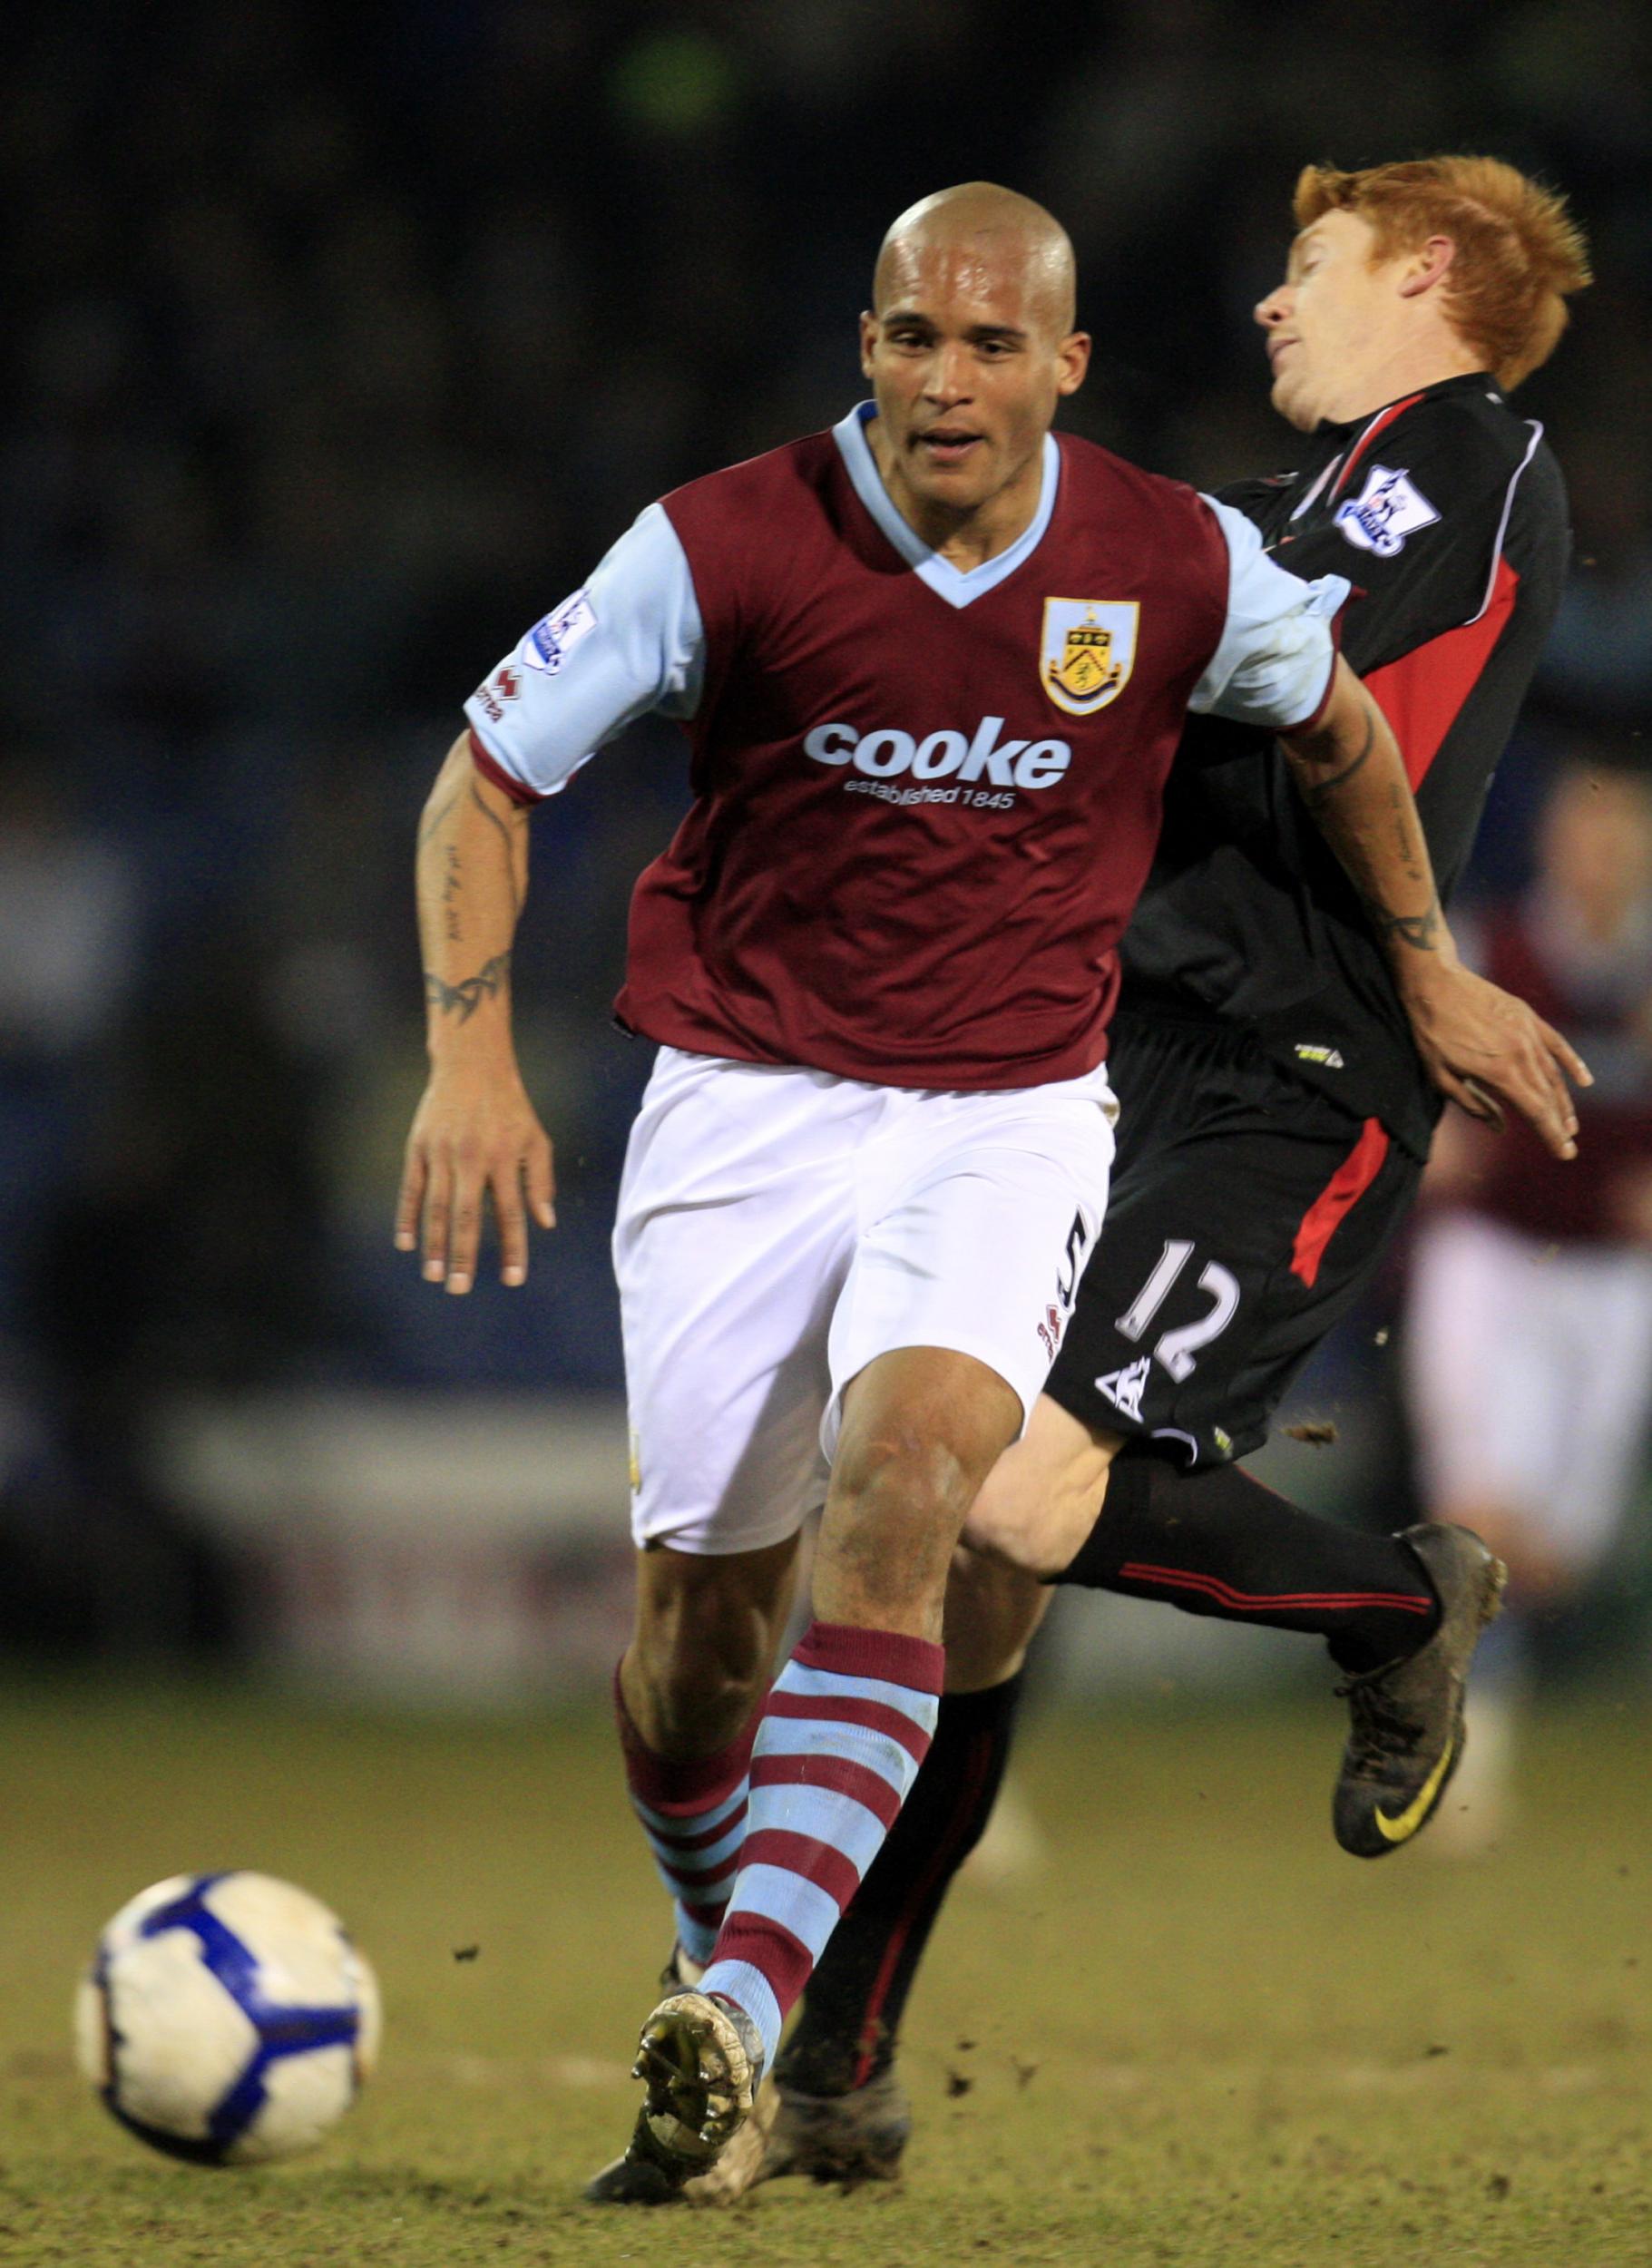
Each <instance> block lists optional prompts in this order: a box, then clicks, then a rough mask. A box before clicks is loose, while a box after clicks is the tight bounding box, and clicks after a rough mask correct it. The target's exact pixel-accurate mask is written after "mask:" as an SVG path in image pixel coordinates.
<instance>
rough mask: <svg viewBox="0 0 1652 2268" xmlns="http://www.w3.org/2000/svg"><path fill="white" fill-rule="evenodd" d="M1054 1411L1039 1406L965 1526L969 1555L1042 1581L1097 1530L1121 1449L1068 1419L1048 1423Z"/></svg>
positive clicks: (1058, 1570) (995, 1469)
mask: <svg viewBox="0 0 1652 2268" xmlns="http://www.w3.org/2000/svg"><path fill="white" fill-rule="evenodd" d="M1050 1410H1051V1405H1050V1404H1048V1403H1040V1404H1039V1407H1038V1410H1037V1412H1036V1413H1035V1414H1034V1417H1033V1422H1032V1424H1031V1427H1030V1428H1029V1430H1028V1432H1027V1433H1026V1435H1025V1436H1024V1437H1023V1439H1022V1440H1021V1441H1020V1442H1017V1443H1016V1444H1015V1446H1014V1447H1013V1448H1012V1449H1011V1450H1008V1451H1007V1452H1005V1453H1004V1455H1003V1456H1002V1457H1001V1458H1000V1459H999V1461H998V1462H997V1464H996V1465H994V1466H993V1468H992V1471H991V1472H990V1473H989V1474H988V1475H987V1478H986V1480H985V1481H984V1482H983V1483H982V1489H981V1492H980V1494H979V1495H978V1496H977V1497H976V1499H975V1501H974V1502H973V1505H972V1506H971V1507H970V1513H969V1518H968V1519H967V1520H966V1521H965V1522H964V1527H963V1541H964V1542H965V1543H966V1544H967V1545H968V1546H969V1547H970V1548H971V1549H972V1550H974V1551H976V1552H979V1553H980V1554H982V1557H984V1558H986V1559H992V1560H995V1561H997V1562H999V1563H1000V1564H1001V1565H1003V1566H1006V1567H1010V1568H1013V1569H1019V1570H1021V1571H1022V1572H1023V1573H1025V1574H1027V1575H1031V1576H1034V1577H1042V1578H1045V1579H1048V1578H1049V1577H1051V1576H1055V1575H1059V1574H1061V1571H1062V1570H1063V1569H1065V1568H1068V1567H1070V1565H1071V1564H1072V1560H1073V1558H1074V1556H1075V1554H1076V1553H1077V1551H1078V1549H1079V1547H1080V1544H1082V1543H1083V1541H1084V1540H1085V1538H1086V1537H1087V1536H1088V1535H1089V1534H1090V1530H1091V1529H1092V1528H1093V1527H1094V1526H1095V1524H1096V1520H1097V1519H1098V1517H1099V1515H1100V1510H1101V1504H1102V1500H1103V1497H1104V1496H1105V1494H1106V1491H1107V1479H1108V1471H1109V1467H1110V1465H1111V1462H1112V1459H1113V1455H1114V1452H1115V1449H1116V1447H1117V1443H1116V1442H1114V1441H1113V1440H1112V1439H1111V1437H1110V1436H1108V1435H1092V1434H1090V1432H1088V1430H1087V1429H1081V1428H1080V1427H1079V1426H1078V1425H1077V1423H1076V1422H1074V1421H1073V1420H1071V1419H1069V1418H1066V1417H1065V1415H1064V1413H1055V1420H1056V1422H1049V1413H1050Z"/></svg>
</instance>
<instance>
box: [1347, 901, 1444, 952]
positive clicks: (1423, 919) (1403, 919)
mask: <svg viewBox="0 0 1652 2268" xmlns="http://www.w3.org/2000/svg"><path fill="white" fill-rule="evenodd" d="M1365 911H1366V913H1367V914H1369V916H1370V919H1371V925H1372V927H1373V929H1374V930H1375V931H1376V933H1377V934H1378V936H1379V937H1383V938H1389V937H1393V938H1397V939H1398V941H1399V943H1401V944H1403V945H1410V946H1411V947H1412V948H1413V951H1414V952H1417V953H1438V952H1439V950H1440V924H1441V921H1442V915H1441V912H1440V901H1439V899H1438V898H1431V899H1430V901H1429V903H1428V904H1427V905H1426V906H1425V907H1424V909H1423V911H1422V913H1421V914H1391V913H1390V912H1389V911H1388V908H1387V907H1386V906H1385V905H1379V904H1377V903H1376V901H1375V899H1374V898H1367V899H1366V900H1365Z"/></svg>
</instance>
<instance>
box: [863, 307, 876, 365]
mask: <svg viewBox="0 0 1652 2268" xmlns="http://www.w3.org/2000/svg"><path fill="white" fill-rule="evenodd" d="M876 344H877V318H876V316H875V315H874V314H873V312H872V310H871V308H862V309H861V317H860V370H861V376H862V377H864V378H869V377H870V376H872V349H873V348H874V347H875V346H876Z"/></svg>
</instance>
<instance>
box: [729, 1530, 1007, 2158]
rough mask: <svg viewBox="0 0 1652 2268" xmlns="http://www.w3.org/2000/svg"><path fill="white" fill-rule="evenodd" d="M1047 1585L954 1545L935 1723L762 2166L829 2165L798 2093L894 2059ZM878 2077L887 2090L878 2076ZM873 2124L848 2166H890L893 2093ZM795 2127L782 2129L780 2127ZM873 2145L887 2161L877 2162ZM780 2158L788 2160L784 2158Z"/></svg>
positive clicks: (973, 1825) (839, 1931) (842, 2083)
mask: <svg viewBox="0 0 1652 2268" xmlns="http://www.w3.org/2000/svg"><path fill="white" fill-rule="evenodd" d="M1050 1598H1051V1594H1050V1591H1049V1589H1048V1587H1047V1586H1045V1585H1043V1584H1041V1583H1040V1582H1038V1581H1037V1579H1035V1578H1033V1577H1030V1576H1027V1575H1024V1574H1022V1572H1021V1571H1020V1570H1019V1569H1009V1568H1003V1567H995V1566H993V1565H992V1563H991V1562H989V1561H987V1560H984V1559H981V1558H980V1557H979V1556H978V1555H977V1554H976V1553H974V1552H972V1551H966V1550H961V1551H960V1552H959V1553H958V1554H957V1556H956V1558H955V1559H954V1560H953V1572H952V1576H951V1579H950V1580H949V1582H948V1585H947V1593H946V1626H945V1627H946V1692H945V1694H944V1695H943V1698H942V1702H941V1707H940V1712H939V1716H938V1717H937V1719H936V1724H935V1736H934V1741H933V1742H932V1743H931V1745H930V1751H929V1755H928V1756H927V1758H926V1759H925V1761H924V1769H923V1770H922V1772H920V1773H919V1774H918V1778H917V1784H916V1785H915V1786H914V1789H913V1792H912V1794H911V1795H910V1796H909V1797H908V1798H907V1800H906V1804H905V1805H904V1809H903V1810H902V1813H901V1815H900V1817H899V1819H897V1820H896V1822H895V1823H894V1827H893V1828H891V1830H890V1832H889V1835H888V1839H887V1840H886V1841H885V1844H884V1847H883V1849H882V1850H881V1851H880V1852H879V1853H878V1854H877V1857H876V1859H875V1861H874V1862H873V1863H872V1866H871V1867H870V1868H869V1870H868V1871H867V1873H866V1877H865V1881H864V1882H862V1883H861V1886H860V1888H859V1890H858V1891H857V1892H855V1898H854V1901H853V1902H852V1904H851V1905H850V1907H849V1909H848V1911H847V1912H846V1914H845V1915H844V1917H843V1920H842V1921H840V1922H839V1923H838V1925H837V1927H836V1930H835V1931H833V1933H832V1938H831V1941H830V1943H829V1944H828V1945H827V1947H826V1951H825V1953H824V1954H823V1955H822V1956H821V1959H820V1961H819V1964H818V1966H817V1967H816V1970H815V1973H814V1975H813V1977H812V1978H811V1979H810V1980H809V1985H808V1990H807V1993H806V1997H805V1999H804V2003H803V2008H802V2010H801V2012H800V2014H799V2016H798V2019H797V2028H796V2029H795V2030H794V2031H793V2033H792V2036H791V2038H789V2039H788V2040H787V2043H786V2047H785V2048H784V2050H783V2051H782V2053H781V2056H780V2058H779V2062H778V2064H777V2068H776V2073H775V2076H776V2077H777V2080H778V2081H779V2082H780V2084H781V2086H782V2087H784V2089H785V2092H786V2097H787V2101H786V2106H785V2108H784V2109H783V2111H782V2113H781V2125H780V2126H779V2127H777V2130H776V2136H775V2139H774V2142H773V2143H771V2146H770V2151H769V2157H768V2161H767V2164H766V2165H765V2168H764V2172H765V2176H766V2177H767V2176H770V2175H774V2174H777V2173H781V2172H797V2173H820V2172H823V2171H829V2170H831V2166H830V2159H831V2156H832V2154H833V2152H834V2151H836V2153H838V2154H839V2155H841V2153H842V2150H843V2143H844V2138H843V2137H842V2136H837V2135H836V2134H834V2136H832V2137H831V2140H830V2143H829V2145H828V2149H827V2159H826V2165H820V2164H817V2163H816V2162H815V2160H814V2157H813V2156H812V2154H811V2152H810V2149H809V2137H808V2135H807V2132H806V2128H807V2125H808V2118H807V2105H806V2102H805V2103H803V2104H799V2102H798V2100H797V2098H798V2097H806V2098H818V2097H841V2096H844V2095H847V2094H849V2093H851V2092H852V2091H855V2090H858V2089H860V2088H863V2087H867V2086H868V2084H869V2083H871V2082H873V2081H875V2080H878V2079H881V2078H882V2077H883V2076H884V2074H885V2072H887V2071H888V2070H889V2068H890V2066H891V2065H892V2064H893V2062H894V2052H895V2043H896V2038H897V2036H898V2033H899V2030H900V2024H901V2018H902V2015H903V2013H904V2009H905V2005H906V1997H907V1994H908V1993H909V1992H910V1991H911V1989H912V1982H913V1979H914V1976H915V1975H916V1974H917V1969H918V1964H919V1962H920V1960H922V1959H923V1955H924V1947H925V1945H926V1944H927V1943H928V1941H929V1933H930V1931H931V1930H932V1929H933V1928H934V1921H935V1917H936V1915H937V1914H938V1913H939V1912H940V1911H941V1906H942V1903H943V1901H944V1899H945V1897H946V1893H947V1891H948V1889H949V1888H950V1886H951V1884H952V1882H953V1876H954V1875H955V1874H956V1873H957V1872H958V1870H959V1868H960V1867H961V1866H962V1865H963V1862H964V1861H965V1860H966V1859H967V1858H968V1857H969V1855H970V1853H971V1852H972V1851H973V1849H974V1848H975V1845H976V1844H977V1843H979V1842H980V1840H981V1836H982V1832H983V1830H984V1829H985V1826H986V1823H987V1819H988V1816H989V1814H990V1813H991V1812H992V1804H993V1802H994V1799H995V1798H996V1796H997V1794H998V1789H999V1784H1000V1783H1001V1782H1002V1778H1003V1773H1004V1765H1005V1764H1006V1762H1007V1761H1008V1758H1009V1754H1010V1744H1011V1738H1012V1731H1013V1726H1014V1719H1015V1708H1016V1703H1017V1700H1018V1699H1019V1696H1020V1692H1021V1670H1022V1663H1023V1661H1024V1660H1025V1658H1026V1652H1027V1647H1028V1645H1029V1644H1030V1642H1031V1637H1032V1635H1033V1632H1034V1631H1035V1630H1036V1629H1037V1628H1038V1625H1039V1624H1040V1623H1041V1621H1042V1620H1043V1618H1044V1614H1045V1611H1046V1609H1047V1608H1048V1607H1049V1605H1050ZM886 2091H887V2090H886ZM875 2125H876V2126H877V2129H878V2132H877V2135H876V2136H871V2135H865V2136H857V2137H856V2140H857V2142H859V2143H860V2144H862V2145H863V2147H862V2148H860V2149H858V2150H857V2152H856V2155H855V2165H854V2166H853V2167H849V2166H844V2167H842V2168H841V2169H840V2170H842V2171H844V2172H846V2173H850V2174H860V2175H866V2174H875V2173H876V2172H878V2171H889V2172H893V2170H894V2159H895V2158H896V2157H898V2155H899V2151H900V2147H901V2145H902V2143H904V2139H905V2131H906V2117H905V2105H904V2099H900V2100H890V2101H888V2102H885V2101H883V2100H882V2099H880V2101H879V2102H878V2104H877V2105H876V2107H875ZM790 2126H796V2127H797V2128H798V2129H799V2130H798V2132H797V2134H795V2135H788V2133H787V2128H788V2127H790ZM880 2143H881V2145H882V2151H881V2156H882V2157H883V2158H884V2159H885V2160H886V2163H885V2164H882V2165H880V2163H879V2158H880V2149H879V2144H880ZM783 2160H786V2161H787V2162H786V2163H782V2161H783Z"/></svg>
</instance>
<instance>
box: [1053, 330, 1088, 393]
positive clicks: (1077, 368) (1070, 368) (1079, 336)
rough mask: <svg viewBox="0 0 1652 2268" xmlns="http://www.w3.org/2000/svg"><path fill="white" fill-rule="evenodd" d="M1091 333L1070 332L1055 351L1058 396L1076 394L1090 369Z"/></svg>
mask: <svg viewBox="0 0 1652 2268" xmlns="http://www.w3.org/2000/svg"><path fill="white" fill-rule="evenodd" d="M1055 367H1056V379H1055V390H1056V392H1057V393H1058V394H1076V393H1077V392H1078V390H1079V388H1080V386H1082V385H1083V383H1084V376H1085V373H1086V371H1088V369H1089V368H1090V333H1089V332H1088V331H1070V332H1069V334H1068V336H1067V337H1065V338H1064V339H1063V340H1062V341H1061V345H1060V346H1059V347H1057V348H1056V350H1055Z"/></svg>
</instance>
